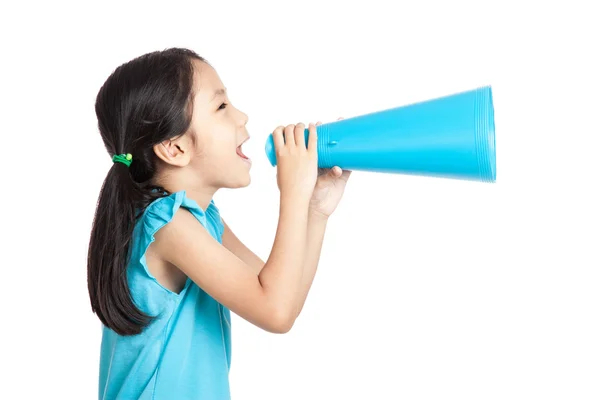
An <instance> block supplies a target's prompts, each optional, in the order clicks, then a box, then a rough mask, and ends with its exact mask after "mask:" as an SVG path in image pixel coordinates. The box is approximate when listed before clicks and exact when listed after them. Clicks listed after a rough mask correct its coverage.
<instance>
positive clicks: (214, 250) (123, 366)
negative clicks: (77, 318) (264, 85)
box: [88, 49, 350, 400]
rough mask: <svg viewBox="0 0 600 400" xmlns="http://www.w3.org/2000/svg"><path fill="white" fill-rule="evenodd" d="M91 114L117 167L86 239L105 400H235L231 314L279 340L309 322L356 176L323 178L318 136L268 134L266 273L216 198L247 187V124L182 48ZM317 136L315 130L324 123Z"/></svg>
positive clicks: (129, 75) (140, 63) (204, 66)
mask: <svg viewBox="0 0 600 400" xmlns="http://www.w3.org/2000/svg"><path fill="white" fill-rule="evenodd" d="M96 114H97V117H98V127H99V130H100V134H101V135H102V139H103V141H104V144H105V146H106V149H107V150H108V153H109V154H110V155H111V156H112V159H113V161H114V164H113V166H112V168H111V169H110V171H109V172H108V175H107V177H106V179H105V181H104V184H103V186H102V189H101V191H100V196H99V201H98V205H97V209H96V215H95V218H94V224H93V228H92V232H91V238H90V246H89V256H88V290H89V295H90V300H91V305H92V310H93V312H95V313H96V314H97V315H98V318H99V319H100V321H102V324H103V335H102V345H101V359H100V379H99V398H100V399H128V400H130V399H219V400H223V399H228V398H230V394H229V381H228V373H229V368H230V364H231V330H230V329H231V319H230V310H231V311H233V312H234V313H236V314H237V315H239V316H240V317H242V318H244V319H246V320H248V321H249V322H251V323H253V324H255V325H256V326H258V327H260V328H262V329H264V330H266V331H268V332H273V333H285V332H288V331H289V330H290V329H291V328H292V325H293V324H294V321H295V320H296V318H297V317H298V315H299V313H300V311H301V310H302V307H303V304H304V302H305V299H306V296H307V294H308V291H309V289H310V286H311V284H312V281H313V278H314V275H315V271H316V268H317V264H318V261H319V257H320V251H321V245H322V241H323V236H324V233H325V227H326V224H327V220H328V217H329V216H330V215H331V213H332V212H333V211H334V210H335V208H336V206H337V204H338V202H339V201H340V198H341V197H342V193H343V191H344V187H345V184H346V182H347V180H348V177H349V175H350V172H349V171H342V170H341V169H340V168H338V167H335V168H332V169H331V170H329V171H328V172H327V173H326V174H319V173H318V168H317V150H316V143H317V142H316V139H317V137H316V135H317V132H316V127H315V125H314V124H312V123H311V124H309V139H308V144H305V140H304V129H305V126H304V125H303V124H301V123H300V124H296V125H288V126H286V127H283V126H280V127H278V128H277V129H275V130H274V131H273V136H274V143H275V148H276V154H277V184H278V188H279V191H280V209H279V222H278V225H277V231H276V236H275V240H274V243H273V248H272V250H271V253H270V255H269V257H268V259H267V261H266V262H264V261H262V260H261V259H260V258H259V257H258V256H256V255H255V254H254V253H253V252H252V251H250V250H249V249H248V248H247V247H246V246H245V245H244V244H242V243H241V242H240V241H239V240H238V238H237V237H236V236H235V234H234V233H233V232H232V231H231V230H230V229H229V227H228V226H227V224H226V223H225V221H224V220H223V218H221V215H220V213H219V210H218V208H217V207H216V205H215V203H214V201H213V200H212V198H213V196H214V194H215V192H216V191H217V190H218V189H220V188H239V187H244V186H247V185H248V184H249V183H250V174H249V171H250V166H251V161H250V160H249V159H248V157H246V155H244V153H243V152H242V144H243V143H244V142H245V141H246V140H248V137H249V136H248V132H247V131H246V123H247V121H248V117H247V116H246V115H245V114H244V113H242V112H241V111H239V110H238V109H236V108H235V107H234V106H233V105H232V104H231V102H230V101H229V100H228V97H227V92H226V89H225V86H224V85H223V83H222V82H221V80H220V78H219V76H218V74H217V73H216V71H215V70H214V69H213V68H212V67H211V66H210V65H209V64H208V62H206V61H205V60H204V59H203V58H202V57H200V56H199V55H197V54H196V53H194V52H192V51H190V50H187V49H168V50H165V51H160V52H153V53H149V54H146V55H143V56H141V57H138V58H136V59H134V60H132V61H130V62H128V63H126V64H123V65H121V66H120V67H118V68H117V69H116V70H115V71H114V72H113V73H112V75H111V76H110V77H109V78H108V80H107V81H106V82H105V83H104V85H103V86H102V88H101V89H100V91H99V93H98V96H97V99H96ZM317 125H318V123H317Z"/></svg>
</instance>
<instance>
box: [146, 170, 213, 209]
mask: <svg viewBox="0 0 600 400" xmlns="http://www.w3.org/2000/svg"><path fill="white" fill-rule="evenodd" d="M186 182H189V181H187V180H185V179H176V178H175V177H174V176H170V177H169V182H168V183H167V182H166V179H159V180H157V183H158V184H159V185H160V186H162V187H163V188H165V190H167V191H169V192H170V193H175V192H181V191H182V190H185V195H186V197H187V198H189V199H191V200H194V201H195V202H196V203H197V204H198V206H199V207H200V208H201V209H203V210H204V211H206V209H207V208H208V205H209V204H210V201H211V200H212V198H213V196H214V195H215V193H216V192H217V190H218V188H215V187H212V186H210V185H202V183H197V184H196V185H194V186H190V185H189V184H186Z"/></svg>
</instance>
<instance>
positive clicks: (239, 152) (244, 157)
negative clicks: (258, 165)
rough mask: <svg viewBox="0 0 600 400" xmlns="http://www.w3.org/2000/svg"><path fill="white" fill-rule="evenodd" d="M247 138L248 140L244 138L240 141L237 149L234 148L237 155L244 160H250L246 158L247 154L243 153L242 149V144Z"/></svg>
mask: <svg viewBox="0 0 600 400" xmlns="http://www.w3.org/2000/svg"><path fill="white" fill-rule="evenodd" d="M247 140H248V139H246V140H244V141H243V142H242V143H241V144H240V145H239V146H238V147H237V149H236V153H237V155H238V156H240V157H241V158H243V159H244V160H248V161H250V159H249V158H248V156H246V155H245V154H244V152H243V151H242V146H243V145H244V143H246V141H247Z"/></svg>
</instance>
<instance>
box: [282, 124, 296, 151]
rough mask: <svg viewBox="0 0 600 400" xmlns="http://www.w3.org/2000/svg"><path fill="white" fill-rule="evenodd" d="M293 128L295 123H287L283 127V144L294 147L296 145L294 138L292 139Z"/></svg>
mask: <svg viewBox="0 0 600 400" xmlns="http://www.w3.org/2000/svg"><path fill="white" fill-rule="evenodd" d="M294 128H295V125H288V126H286V127H285V129H284V137H285V144H286V145H287V146H288V147H294V146H295V145H296V140H295V139H294Z"/></svg>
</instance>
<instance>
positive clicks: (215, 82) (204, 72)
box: [194, 60, 225, 101]
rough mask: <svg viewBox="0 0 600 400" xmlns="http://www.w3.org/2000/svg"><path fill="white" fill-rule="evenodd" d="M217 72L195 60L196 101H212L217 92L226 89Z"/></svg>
mask: <svg viewBox="0 0 600 400" xmlns="http://www.w3.org/2000/svg"><path fill="white" fill-rule="evenodd" d="M224 88H225V87H224V85H223V82H221V78H220V77H219V74H217V71H215V69H214V68H213V67H211V66H210V65H208V64H206V63H204V62H202V61H198V60H194V91H195V93H196V94H195V96H196V99H199V100H202V101H210V100H211V99H212V98H213V96H214V94H215V91H217V90H219V89H224Z"/></svg>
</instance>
